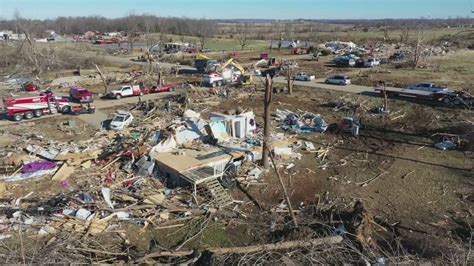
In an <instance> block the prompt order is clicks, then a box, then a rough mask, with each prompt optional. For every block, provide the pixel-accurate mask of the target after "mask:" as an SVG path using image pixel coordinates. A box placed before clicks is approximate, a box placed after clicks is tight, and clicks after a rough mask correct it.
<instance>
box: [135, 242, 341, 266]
mask: <svg viewBox="0 0 474 266" xmlns="http://www.w3.org/2000/svg"><path fill="white" fill-rule="evenodd" d="M342 240H343V238H342V236H331V237H323V238H315V239H310V240H296V241H285V242H278V243H272V244H263V245H254V246H246V247H231V248H214V249H209V250H208V251H209V252H211V253H213V254H215V255H218V256H219V255H225V254H248V253H255V252H262V251H275V250H285V249H294V248H304V247H312V246H320V245H334V244H339V243H341V242H342ZM193 253H195V251H193V250H187V251H159V252H154V253H150V254H148V255H146V256H144V257H142V258H140V259H138V260H135V261H134V263H140V262H144V261H146V260H149V259H153V258H159V257H185V256H190V255H192V254H193Z"/></svg>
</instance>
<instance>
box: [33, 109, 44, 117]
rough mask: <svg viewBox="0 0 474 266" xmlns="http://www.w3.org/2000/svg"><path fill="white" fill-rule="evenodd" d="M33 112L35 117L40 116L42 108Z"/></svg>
mask: <svg viewBox="0 0 474 266" xmlns="http://www.w3.org/2000/svg"><path fill="white" fill-rule="evenodd" d="M33 114H34V115H35V117H41V116H42V115H43V110H41V109H37V110H35V111H34V112H33Z"/></svg>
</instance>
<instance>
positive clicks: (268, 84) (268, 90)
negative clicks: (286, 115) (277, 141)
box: [262, 74, 273, 169]
mask: <svg viewBox="0 0 474 266" xmlns="http://www.w3.org/2000/svg"><path fill="white" fill-rule="evenodd" d="M272 85H273V81H272V79H271V78H270V75H269V74H267V77H266V78H265V98H264V99H263V106H264V111H263V121H264V123H263V151H262V166H263V169H268V166H269V165H268V155H269V152H270V147H269V146H270V145H269V144H270V105H271V103H272V91H273V88H272Z"/></svg>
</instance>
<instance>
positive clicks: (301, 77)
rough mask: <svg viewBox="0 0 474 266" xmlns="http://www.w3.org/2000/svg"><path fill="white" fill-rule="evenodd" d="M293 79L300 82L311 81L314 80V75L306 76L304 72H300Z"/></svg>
mask: <svg viewBox="0 0 474 266" xmlns="http://www.w3.org/2000/svg"><path fill="white" fill-rule="evenodd" d="M293 79H295V80H300V81H311V80H314V79H315V77H314V75H308V74H306V73H305V72H300V73H298V74H296V76H295V77H294V78H293Z"/></svg>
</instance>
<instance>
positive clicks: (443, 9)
mask: <svg viewBox="0 0 474 266" xmlns="http://www.w3.org/2000/svg"><path fill="white" fill-rule="evenodd" d="M473 5H474V0H0V18H1V19H11V18H13V14H14V12H15V10H18V11H19V13H20V15H21V17H24V18H31V19H46V18H56V17H58V16H91V15H100V16H104V17H108V18H116V17H123V16H126V15H127V14H129V13H130V12H131V11H133V12H134V13H135V14H142V13H147V14H152V15H157V16H163V17H189V18H206V19H215V18H217V19H233V18H243V19H245V18H251V19H255V18H262V19H297V18H303V19H375V18H421V17H424V18H448V17H453V18H454V17H474V14H472V13H471V12H470V11H471V10H472V9H474V7H473Z"/></svg>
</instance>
